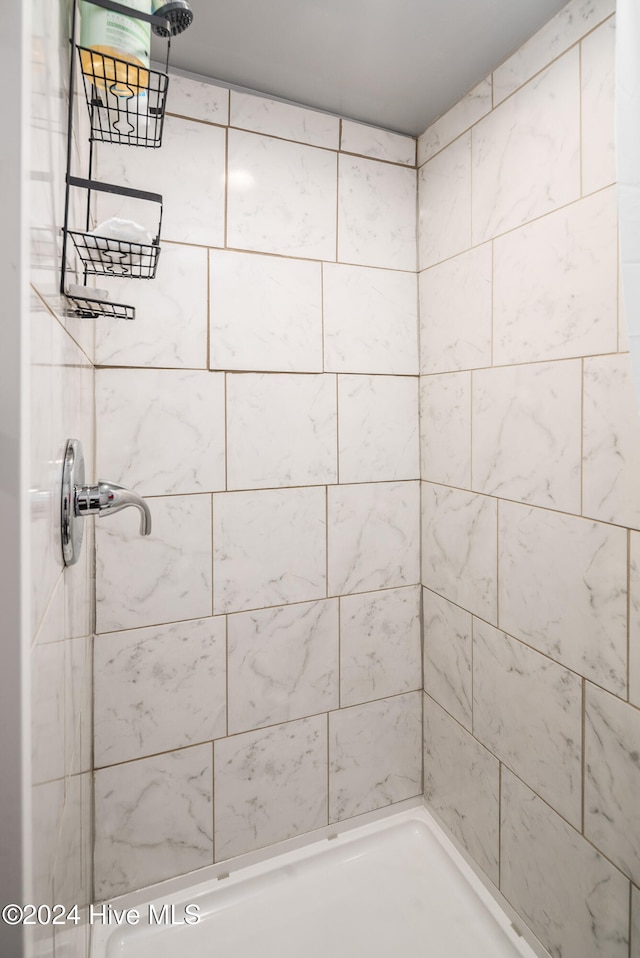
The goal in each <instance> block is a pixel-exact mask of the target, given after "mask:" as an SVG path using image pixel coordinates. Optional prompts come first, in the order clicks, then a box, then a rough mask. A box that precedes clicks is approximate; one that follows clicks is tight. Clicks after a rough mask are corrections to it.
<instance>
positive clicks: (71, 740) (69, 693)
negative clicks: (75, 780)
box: [64, 635, 93, 776]
mask: <svg viewBox="0 0 640 958" xmlns="http://www.w3.org/2000/svg"><path fill="white" fill-rule="evenodd" d="M65 645H66V649H65V691H64V697H65V706H64V711H65V716H64V720H65V743H64V750H65V774H66V775H67V776H69V775H78V774H79V773H82V772H88V771H90V770H91V767H92V764H93V675H92V658H93V641H92V637H91V636H90V635H85V636H80V637H76V638H73V639H67V640H66V642H65Z"/></svg>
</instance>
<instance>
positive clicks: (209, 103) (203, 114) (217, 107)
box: [167, 73, 229, 126]
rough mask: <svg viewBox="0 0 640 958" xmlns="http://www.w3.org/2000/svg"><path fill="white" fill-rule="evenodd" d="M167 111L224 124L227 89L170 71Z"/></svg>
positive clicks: (227, 97)
mask: <svg viewBox="0 0 640 958" xmlns="http://www.w3.org/2000/svg"><path fill="white" fill-rule="evenodd" d="M167 113H176V114H177V115H178V116H184V117H188V118H189V119H191V120H202V121H203V122H205V123H219V124H221V125H222V126H226V124H227V123H228V122H229V91H228V90H227V89H225V87H220V86H214V84H213V83H203V82H202V81H201V80H193V79H191V77H182V76H178V75H177V74H174V73H170V75H169V91H168V93H167Z"/></svg>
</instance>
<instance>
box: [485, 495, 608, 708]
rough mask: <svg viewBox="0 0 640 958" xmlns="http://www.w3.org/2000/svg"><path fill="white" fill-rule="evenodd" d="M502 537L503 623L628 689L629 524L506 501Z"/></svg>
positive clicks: (584, 671)
mask: <svg viewBox="0 0 640 958" xmlns="http://www.w3.org/2000/svg"><path fill="white" fill-rule="evenodd" d="M499 541H500V560H499V561H500V595H499V604H500V622H499V626H500V628H502V629H504V631H505V632H508V633H509V634H510V635H514V636H516V638H519V639H522V640H523V641H524V642H527V643H528V644H529V645H532V646H534V648H536V649H538V650H539V651H540V652H544V653H545V654H546V655H549V656H551V658H553V659H555V660H556V661H557V662H561V663H562V664H563V665H566V666H567V667H568V668H570V669H573V671H574V672H578V673H579V674H580V675H584V676H585V677H586V678H589V679H592V680H593V681H594V682H596V683H597V684H599V685H603V686H604V687H605V688H608V689H610V690H611V691H614V692H622V693H623V692H624V691H625V688H626V674H627V670H626V646H627V597H626V591H627V589H626V586H627V533H626V531H625V530H623V529H616V528H614V527H612V526H607V525H603V524H601V523H598V522H591V521H589V520H587V519H579V518H577V517H575V516H567V515H561V514H558V513H555V512H547V511H546V510H544V509H530V508H528V507H526V506H523V505H516V504H514V503H509V502H501V503H500V517H499ZM523 582H525V583H526V586H527V587H526V589H523V588H522V583H523Z"/></svg>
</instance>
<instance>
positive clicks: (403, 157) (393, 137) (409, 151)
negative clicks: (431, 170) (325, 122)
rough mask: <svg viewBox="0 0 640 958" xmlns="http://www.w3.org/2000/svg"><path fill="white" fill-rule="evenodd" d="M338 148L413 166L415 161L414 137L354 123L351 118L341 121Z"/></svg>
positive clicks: (375, 158)
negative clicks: (340, 135)
mask: <svg viewBox="0 0 640 958" xmlns="http://www.w3.org/2000/svg"><path fill="white" fill-rule="evenodd" d="M340 149H341V150H342V151H343V152H344V153H358V154H359V155H360V156H370V157H371V158H372V159H374V160H388V161H389V162H390V163H402V164H404V165H405V166H415V163H416V141H415V139H414V137H412V136H401V135H400V134H399V133H391V132H389V130H380V129H378V128H377V127H375V126H365V125H364V124H363V123H354V122H353V120H343V121H342V137H341V141H340Z"/></svg>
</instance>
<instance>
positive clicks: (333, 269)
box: [323, 263, 418, 375]
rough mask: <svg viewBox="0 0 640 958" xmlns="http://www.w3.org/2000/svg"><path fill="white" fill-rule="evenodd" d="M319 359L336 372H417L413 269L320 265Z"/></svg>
mask: <svg viewBox="0 0 640 958" xmlns="http://www.w3.org/2000/svg"><path fill="white" fill-rule="evenodd" d="M323 291H324V362H325V369H326V370H328V371H330V372H338V373H388V374H395V375H402V374H405V375H414V374H416V373H417V372H418V303H417V294H416V278H415V275H414V274H413V273H404V272H397V271H394V270H389V269H369V268H367V267H362V266H343V265H341V264H332V263H324V264H323Z"/></svg>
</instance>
